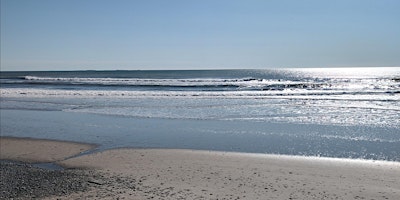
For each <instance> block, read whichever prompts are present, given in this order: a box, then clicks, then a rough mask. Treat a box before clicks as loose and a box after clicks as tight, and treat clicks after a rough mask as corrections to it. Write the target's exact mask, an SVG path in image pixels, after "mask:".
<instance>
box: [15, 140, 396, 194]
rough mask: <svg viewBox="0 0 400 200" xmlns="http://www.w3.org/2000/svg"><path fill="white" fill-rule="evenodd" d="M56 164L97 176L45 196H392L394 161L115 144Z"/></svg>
mask: <svg viewBox="0 0 400 200" xmlns="http://www.w3.org/2000/svg"><path fill="white" fill-rule="evenodd" d="M20 141H21V142H23V141H26V142H29V140H20ZM21 146H23V145H21ZM41 146H44V145H41ZM56 152H57V151H56ZM44 154H46V153H44ZM58 163H59V164H61V165H63V166H64V167H67V168H84V169H95V171H96V172H98V173H100V174H101V176H96V177H94V178H93V180H92V181H91V182H90V183H91V189H90V190H89V191H86V192H79V193H74V194H70V195H68V196H57V197H54V196H53V197H49V198H48V199H400V163H399V162H383V161H375V162H374V161H360V160H346V159H329V158H305V157H293V156H277V155H261V154H245V153H226V152H210V151H192V150H165V149H115V150H108V151H104V152H98V153H95V154H89V155H84V156H80V157H75V158H71V159H67V160H64V161H61V162H58Z"/></svg>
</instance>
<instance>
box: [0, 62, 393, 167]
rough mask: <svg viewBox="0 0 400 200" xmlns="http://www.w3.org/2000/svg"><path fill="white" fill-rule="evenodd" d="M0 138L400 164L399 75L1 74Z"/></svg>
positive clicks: (376, 71)
mask: <svg viewBox="0 0 400 200" xmlns="http://www.w3.org/2000/svg"><path fill="white" fill-rule="evenodd" d="M0 84H1V93H0V94H1V97H0V98H1V104H0V108H1V134H2V135H7V136H20V137H35V138H48V139H63V140H72V141H83V142H91V143H98V144H100V145H101V148H103V149H106V148H116V147H152V148H189V149H208V150H222V151H239V152H256V153H276V154H289V155H310V156H328V157H346V158H365V159H379V160H394V161H400V120H399V119H400V68H350V69H347V68H346V69H339V68H338V69H282V70H278V69H271V70H199V71H196V70H195V71H71V72H1V77H0Z"/></svg>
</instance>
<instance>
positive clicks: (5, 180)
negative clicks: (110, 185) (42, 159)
mask: <svg viewBox="0 0 400 200" xmlns="http://www.w3.org/2000/svg"><path fill="white" fill-rule="evenodd" d="M90 176H91V175H90V172H88V171H83V170H47V169H40V168H36V167H33V166H32V165H29V164H22V163H14V162H5V161H2V162H0V188H1V191H0V199H32V198H40V197H47V196H63V195H67V194H71V193H73V192H79V191H86V190H88V189H89V185H88V183H89V179H90Z"/></svg>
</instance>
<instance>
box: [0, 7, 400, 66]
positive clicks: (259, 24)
mask: <svg viewBox="0 0 400 200" xmlns="http://www.w3.org/2000/svg"><path fill="white" fill-rule="evenodd" d="M399 10H400V1H399V0H335V1H332V0H241V1H239V0H197V1H195V0H1V68H0V69H1V70H2V71H13V70H117V69H126V70H130V69H131V70H152V69H227V68H229V69H237V68H243V69H248V68H254V69H262V68H279V67H370V66H371V67H372V66H375V67H376V66H386V67H390V66H400V12H399Z"/></svg>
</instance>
